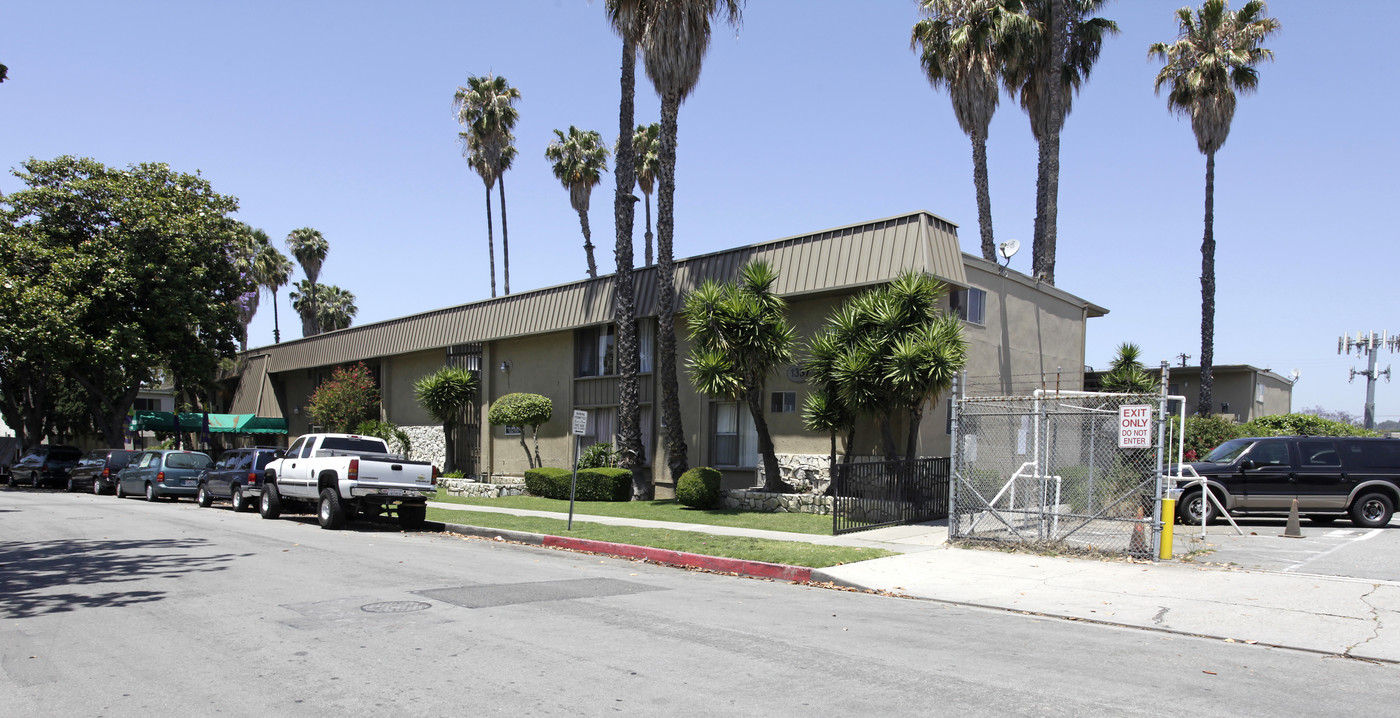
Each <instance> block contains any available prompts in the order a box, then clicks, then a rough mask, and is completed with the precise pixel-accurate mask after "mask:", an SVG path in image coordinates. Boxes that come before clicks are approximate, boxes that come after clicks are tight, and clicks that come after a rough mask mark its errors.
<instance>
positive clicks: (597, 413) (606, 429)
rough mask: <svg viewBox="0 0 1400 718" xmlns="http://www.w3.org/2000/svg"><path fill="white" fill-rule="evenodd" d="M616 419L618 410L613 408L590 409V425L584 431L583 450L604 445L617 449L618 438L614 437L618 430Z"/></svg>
mask: <svg viewBox="0 0 1400 718" xmlns="http://www.w3.org/2000/svg"><path fill="white" fill-rule="evenodd" d="M616 419H617V409H615V408H613V407H608V408H606V409H589V410H588V425H587V426H586V427H585V428H584V430H583V448H585V449H586V448H588V447H590V446H592V445H594V444H604V443H606V444H612V445H613V448H617V437H616V436H615V435H614V432H616V430H617V428H616V427H617V423H616Z"/></svg>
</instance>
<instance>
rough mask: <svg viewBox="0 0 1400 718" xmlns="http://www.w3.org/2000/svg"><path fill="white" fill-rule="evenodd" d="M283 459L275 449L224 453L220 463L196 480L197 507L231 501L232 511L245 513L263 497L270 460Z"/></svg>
mask: <svg viewBox="0 0 1400 718" xmlns="http://www.w3.org/2000/svg"><path fill="white" fill-rule="evenodd" d="M280 456H282V449H280V448H278V447H276V446H254V447H251V448H246V449H233V450H230V451H226V452H224V455H223V456H220V457H219V462H218V463H216V464H214V466H213V467H212V468H210V469H208V470H206V471H205V472H204V473H203V474H202V475H201V476H200V477H199V493H197V494H196V495H195V500H196V501H198V502H199V505H200V506H209V505H210V504H212V503H214V502H215V501H230V502H232V504H233V510H234V511H246V510H248V509H250V508H252V507H253V506H254V505H256V504H257V499H258V497H259V496H261V495H262V485H263V469H264V468H266V467H267V465H268V464H269V463H271V462H272V460H273V459H276V458H278V457H280Z"/></svg>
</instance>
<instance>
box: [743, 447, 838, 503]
mask: <svg viewBox="0 0 1400 718" xmlns="http://www.w3.org/2000/svg"><path fill="white" fill-rule="evenodd" d="M777 458H778V474H779V475H780V476H781V477H782V479H783V481H785V482H787V484H788V485H789V486H792V487H793V488H795V489H797V490H798V491H799V492H801V493H811V494H824V493H826V487H827V486H829V485H831V456H830V455H829V454H778V455H777ZM763 481H764V471H763V462H761V461H760V462H759V464H758V485H759V486H762V485H763Z"/></svg>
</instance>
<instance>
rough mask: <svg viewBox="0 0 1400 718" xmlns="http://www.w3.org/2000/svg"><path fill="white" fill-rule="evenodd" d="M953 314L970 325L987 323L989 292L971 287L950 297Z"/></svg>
mask: <svg viewBox="0 0 1400 718" xmlns="http://www.w3.org/2000/svg"><path fill="white" fill-rule="evenodd" d="M949 299H950V302H951V304H952V308H953V312H954V313H956V314H957V315H958V319H961V320H963V321H965V322H968V323H969V324H983V325H985V324H986V323H987V292H986V291H985V290H982V289H978V288H976V287H969V288H967V289H963V290H960V291H956V292H953V293H952V294H950V295H949Z"/></svg>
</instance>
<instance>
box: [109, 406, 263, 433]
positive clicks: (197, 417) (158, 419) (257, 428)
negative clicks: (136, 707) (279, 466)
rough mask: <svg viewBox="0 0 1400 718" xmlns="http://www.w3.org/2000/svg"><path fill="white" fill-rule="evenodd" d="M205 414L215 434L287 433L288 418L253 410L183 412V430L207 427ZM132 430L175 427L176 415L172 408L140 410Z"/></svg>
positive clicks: (201, 429) (181, 421) (161, 429)
mask: <svg viewBox="0 0 1400 718" xmlns="http://www.w3.org/2000/svg"><path fill="white" fill-rule="evenodd" d="M205 417H208V421H209V433H211V434H285V433H287V420H286V419H274V418H271V417H266V416H254V415H253V414H204V413H202V412H192V411H183V412H180V431H186V432H198V433H202V432H203V431H204V422H205ZM130 429H131V430H132V431H163V432H167V433H169V432H173V431H175V415H174V414H172V413H171V412H168V411H137V412H134V413H133V414H132V416H131V425H130Z"/></svg>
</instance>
